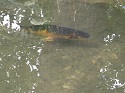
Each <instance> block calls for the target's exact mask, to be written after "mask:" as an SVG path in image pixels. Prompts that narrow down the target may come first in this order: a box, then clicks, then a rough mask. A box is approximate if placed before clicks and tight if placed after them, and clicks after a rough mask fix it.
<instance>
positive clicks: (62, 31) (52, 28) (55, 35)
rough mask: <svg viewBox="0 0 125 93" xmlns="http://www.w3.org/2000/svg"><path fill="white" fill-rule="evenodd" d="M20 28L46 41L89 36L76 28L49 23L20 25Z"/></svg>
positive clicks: (77, 38)
mask: <svg viewBox="0 0 125 93" xmlns="http://www.w3.org/2000/svg"><path fill="white" fill-rule="evenodd" d="M20 27H21V29H23V30H25V31H27V32H28V33H33V34H36V35H39V36H42V37H46V38H45V40H46V41H54V40H58V39H66V40H80V39H83V38H89V37H90V35H89V34H88V33H86V32H84V31H80V30H76V29H73V28H68V27H61V26H56V25H50V24H43V25H31V26H20Z"/></svg>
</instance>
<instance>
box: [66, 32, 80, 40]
mask: <svg viewBox="0 0 125 93" xmlns="http://www.w3.org/2000/svg"><path fill="white" fill-rule="evenodd" d="M68 38H69V39H76V38H78V35H77V34H76V33H75V32H74V33H72V34H70V35H68Z"/></svg>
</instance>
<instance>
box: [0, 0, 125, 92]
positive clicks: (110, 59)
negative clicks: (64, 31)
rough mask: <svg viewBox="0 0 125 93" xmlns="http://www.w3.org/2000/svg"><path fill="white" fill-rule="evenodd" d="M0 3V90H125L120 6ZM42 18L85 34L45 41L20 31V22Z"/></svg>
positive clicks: (35, 21) (122, 26)
mask: <svg viewBox="0 0 125 93" xmlns="http://www.w3.org/2000/svg"><path fill="white" fill-rule="evenodd" d="M0 4H1V9H0V10H1V12H0V24H1V27H0V85H1V87H0V93H124V92H125V76H124V73H125V71H124V68H125V67H124V65H125V63H124V61H125V59H124V54H125V47H124V46H125V42H124V39H125V38H124V37H125V36H124V35H125V32H124V29H125V27H124V24H125V22H124V19H125V18H124V16H125V15H124V12H123V11H124V10H122V9H121V8H116V7H113V5H109V4H108V3H104V2H103V3H92V4H90V3H87V2H83V1H82V0H81V1H80V0H78V1H75V0H74V1H70V0H69V1H67V0H64V1H59V0H57V1H56V0H54V1H50V2H48V1H46V0H41V1H37V0H36V2H34V1H32V0H31V1H25V0H23V1H18V0H11V1H10V0H3V1H0ZM64 6H65V7H64ZM50 7H51V8H50ZM43 23H50V24H55V25H59V26H65V27H70V28H75V29H79V30H83V31H85V32H87V33H89V34H90V38H88V39H85V40H82V41H77V40H76V41H54V42H46V41H43V40H42V39H41V37H40V36H36V35H32V34H27V33H25V32H23V31H20V25H23V26H24V25H25V26H27V25H31V24H43Z"/></svg>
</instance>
